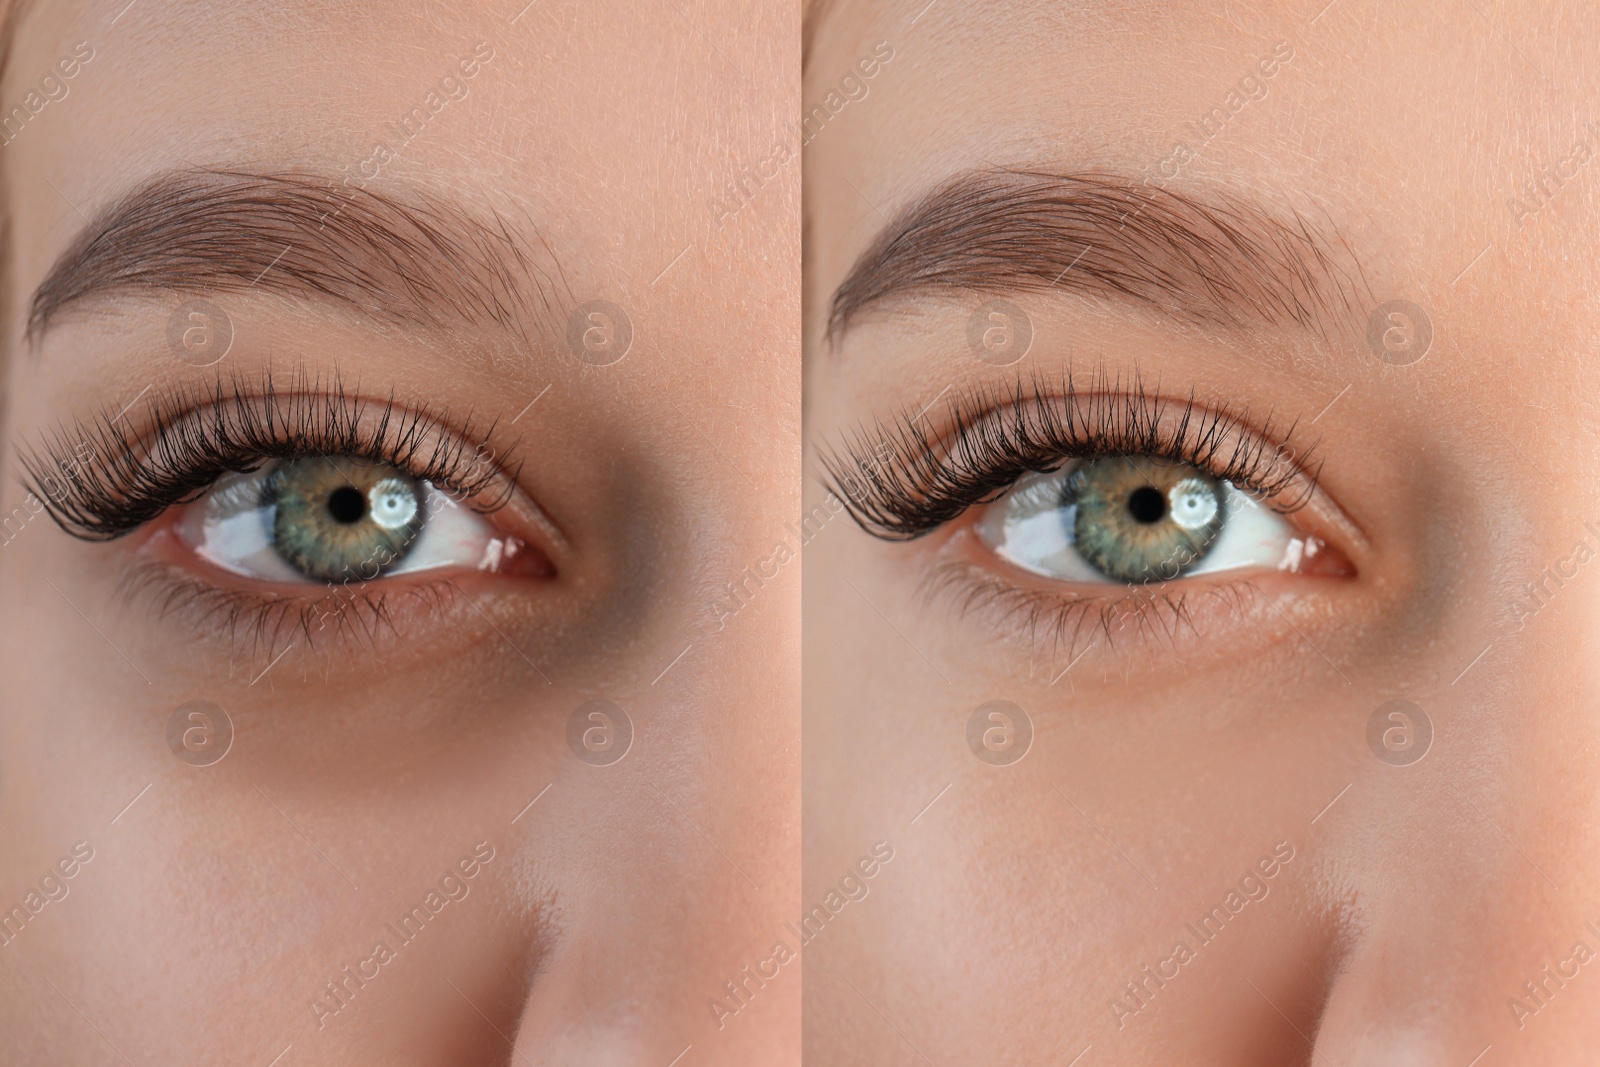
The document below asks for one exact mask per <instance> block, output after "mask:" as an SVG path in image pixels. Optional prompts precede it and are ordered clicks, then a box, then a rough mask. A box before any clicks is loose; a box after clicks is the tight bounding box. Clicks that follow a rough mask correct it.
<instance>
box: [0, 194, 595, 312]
mask: <svg viewBox="0 0 1600 1067" xmlns="http://www.w3.org/2000/svg"><path fill="white" fill-rule="evenodd" d="M251 289H260V290H264V291H268V292H275V293H279V294H283V295H286V296H292V297H301V298H312V299H317V300H321V301H324V302H331V303H335V304H342V305H344V306H346V307H348V308H351V309H354V310H355V311H357V312H358V313H359V314H361V315H364V316H371V317H373V318H377V319H380V320H382V321H385V322H389V323H394V324H397V325H411V326H422V327H428V328H442V327H445V326H448V325H451V324H464V325H470V326H479V327H484V326H488V327H495V328H499V329H502V330H505V331H507V332H509V333H512V334H514V335H516V336H519V337H524V338H526V337H527V336H528V335H529V333H530V332H531V331H532V330H534V329H536V328H538V329H543V330H546V331H547V330H549V329H551V328H553V326H554V324H555V323H557V322H559V321H560V320H559V317H558V308H559V307H560V306H561V304H562V302H563V298H564V297H565V298H566V300H565V302H566V303H570V291H569V290H568V289H567V286H566V282H565V279H564V278H563V276H562V274H561V271H560V266H559V264H558V263H557V262H556V260H555V257H554V255H553V254H552V253H551V251H550V249H549V247H548V246H547V245H546V244H545V243H544V242H543V240H542V239H539V238H537V237H535V238H534V239H533V240H532V241H529V240H526V239H524V238H522V237H520V236H518V234H517V232H516V231H514V230H513V229H512V227H511V226H510V225H508V224H507V222H506V220H505V219H504V218H502V217H501V216H500V215H498V214H494V215H492V216H490V217H487V218H480V217H478V216H477V215H475V214H473V213H471V212H469V211H467V210H466V209H465V208H463V207H462V206H461V205H459V204H456V203H454V202H452V201H450V200H447V199H445V198H443V197H439V196H435V195H429V194H423V193H411V192H408V193H407V194H406V195H405V196H404V197H402V196H398V195H396V196H391V195H388V194H380V193H376V192H372V191H370V190H366V189H361V188H357V187H353V185H352V183H341V182H338V181H335V180H332V179H330V178H326V177H322V176H320V175H316V174H310V173H298V172H287V173H252V172H246V171H237V170H182V171H171V172H167V173H164V174H162V175H159V176H157V177H156V178H154V179H152V180H151V181H149V182H147V183H145V184H143V185H141V186H139V187H138V188H137V189H135V190H133V191H132V192H130V193H128V194H127V195H126V196H124V197H122V198H121V199H120V200H118V201H117V202H115V203H113V204H112V205H111V206H109V207H108V208H106V209H105V210H104V211H103V212H101V213H100V215H99V216H98V217H97V218H96V219H94V220H93V221H92V222H91V223H89V225H87V226H86V227H85V228H84V229H83V231H82V232H80V233H79V234H78V236H77V237H76V238H75V239H74V241H73V242H72V244H71V245H70V246H69V247H68V248H67V249H66V251H65V252H63V253H62V254H61V256H60V257H59V258H58V259H57V261H56V263H55V265H54V266H53V267H52V268H51V270H50V273H49V274H48V275H47V276H46V277H45V279H44V281H43V282H42V283H41V284H40V285H39V288H38V289H37V290H36V291H35V292H34V295H33V301H32V305H31V308H30V311H29V315H28V329H27V337H28V339H29V340H33V339H36V338H37V337H38V336H40V335H41V334H42V333H43V332H44V331H45V330H46V329H48V327H49V326H50V324H51V322H52V321H53V320H54V319H55V318H56V317H57V316H58V315H59V314H61V313H62V312H63V311H65V310H66V309H68V308H70V307H72V306H74V305H78V304H81V303H83V302H85V301H89V300H91V299H97V298H104V297H110V296H118V295H130V294H132V295H146V296H148V295H150V294H151V293H153V292H176V293H218V292H244V291H247V290H251Z"/></svg>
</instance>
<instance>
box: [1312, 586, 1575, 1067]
mask: <svg viewBox="0 0 1600 1067" xmlns="http://www.w3.org/2000/svg"><path fill="white" fill-rule="evenodd" d="M1567 592H1568V594H1569V597H1570V599H1571V600H1572V608H1573V611H1572V613H1571V614H1570V615H1569V616H1568V617H1567V618H1565V619H1564V620H1562V623H1563V624H1562V625H1559V626H1557V625H1553V624H1552V625H1549V626H1547V627H1546V628H1545V629H1544V632H1543V633H1541V634H1539V635H1538V639H1537V640H1533V639H1529V638H1531V637H1532V635H1530V634H1529V633H1528V632H1527V631H1526V630H1524V631H1523V632H1522V634H1520V635H1517V634H1513V635H1509V636H1505V637H1502V638H1501V639H1500V641H1499V642H1498V643H1499V644H1500V648H1499V655H1498V656H1495V655H1494V646H1491V648H1490V650H1489V652H1488V653H1486V654H1485V655H1484V657H1483V659H1482V661H1481V662H1480V663H1478V664H1477V665H1476V669H1478V670H1479V675H1478V677H1477V678H1475V679H1472V681H1471V684H1467V679H1465V678H1464V679H1462V684H1461V686H1460V687H1459V688H1461V689H1462V690H1464V691H1463V692H1460V693H1453V692H1450V691H1449V689H1450V687H1448V686H1446V687H1444V689H1445V691H1444V692H1443V693H1442V694H1441V696H1440V697H1439V698H1438V700H1437V701H1436V702H1435V706H1436V708H1437V709H1438V710H1437V711H1436V712H1435V714H1434V716H1433V718H1434V724H1433V725H1434V730H1435V738H1434V751H1433V752H1431V753H1430V755H1429V758H1427V759H1425V760H1424V761H1422V762H1419V763H1417V764H1416V765H1414V766H1407V767H1394V766H1388V765H1381V766H1374V767H1370V768H1368V770H1367V772H1366V773H1365V779H1366V780H1365V783H1364V785H1365V786H1366V788H1365V789H1364V790H1363V793H1364V801H1363V804H1364V806H1360V807H1358V808H1357V810H1356V811H1353V812H1352V815H1355V816H1356V818H1354V819H1352V821H1351V822H1350V823H1349V824H1347V825H1345V826H1344V827H1343V830H1342V833H1343V836H1342V837H1341V838H1340V839H1338V840H1335V841H1330V843H1329V844H1330V847H1331V851H1332V852H1333V853H1334V854H1337V855H1338V856H1339V857H1340V858H1339V859H1338V860H1337V861H1335V862H1334V863H1333V864H1332V867H1334V868H1337V869H1340V870H1342V872H1343V873H1342V874H1341V875H1339V876H1336V878H1335V879H1333V882H1334V883H1335V884H1337V885H1338V887H1339V888H1338V890H1337V891H1336V892H1334V893H1333V894H1332V896H1333V897H1334V898H1335V899H1336V900H1337V901H1338V904H1337V906H1336V907H1335V908H1334V912H1335V914H1337V915H1338V916H1339V919H1338V921H1339V922H1340V923H1341V925H1342V927H1343V937H1342V938H1341V939H1340V940H1341V943H1342V944H1343V945H1344V946H1345V947H1344V949H1343V952H1342V955H1341V958H1340V959H1338V960H1337V961H1336V963H1335V970H1336V974H1335V977H1334V980H1333V982H1332V984H1331V989H1330V992H1329V996H1328V1000H1327V1004H1326V1006H1325V1009H1324V1011H1323V1013H1322V1018H1321V1020H1320V1024H1319V1029H1318V1034H1317V1038H1316V1050H1317V1058H1316V1061H1317V1062H1319V1063H1333V1064H1346V1063H1349V1064H1357V1063H1359V1064H1371V1065H1377V1067H1382V1065H1386V1064H1407V1065H1409V1064H1417V1065H1427V1067H1432V1065H1434V1064H1438V1065H1441V1067H1446V1065H1453V1067H1467V1065H1468V1064H1473V1065H1474V1067H1476V1065H1478V1064H1482V1067H1490V1065H1491V1064H1495V1065H1498V1064H1521V1063H1527V1064H1540V1065H1545V1067H1563V1065H1566V1064H1573V1065H1578V1064H1586V1065H1587V1064H1592V1063H1594V1062H1596V1060H1597V1059H1600V849H1597V848H1596V847H1595V846H1596V844H1600V842H1597V841H1596V840H1595V831H1594V818H1593V812H1594V811H1595V810H1596V805H1597V803H1600V775H1597V774H1596V755H1597V754H1600V666H1597V660H1596V658H1595V657H1594V655H1593V653H1594V651H1595V647H1596V639H1595V635H1593V634H1592V633H1590V632H1589V631H1590V629H1600V626H1596V627H1593V628H1591V627H1587V626H1580V625H1578V624H1577V622H1576V620H1577V619H1578V618H1579V617H1580V616H1579V613H1578V609H1579V608H1585V609H1586V608H1587V607H1588V606H1589V604H1588V603H1581V604H1580V598H1579V597H1578V596H1577V595H1576V592H1577V591H1576V590H1573V589H1570V588H1569V589H1568V590H1567ZM1585 592H1586V591H1585ZM1582 599H1583V600H1586V601H1590V602H1592V598H1591V597H1589V596H1587V595H1586V596H1585V597H1584V598H1582ZM1582 617H1583V618H1587V617H1588V616H1587V614H1584V615H1583V616H1582ZM1593 617H1594V618H1596V619H1600V615H1595V616H1593ZM1554 664H1561V665H1563V666H1561V667H1559V668H1556V667H1553V666H1552V665H1554ZM1468 677H1470V672H1469V675H1468ZM1375 830H1376V831H1378V832H1376V833H1375V832H1374V831H1375ZM1480 1057H1481V1059H1480Z"/></svg>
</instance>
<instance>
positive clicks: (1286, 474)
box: [825, 379, 1354, 633]
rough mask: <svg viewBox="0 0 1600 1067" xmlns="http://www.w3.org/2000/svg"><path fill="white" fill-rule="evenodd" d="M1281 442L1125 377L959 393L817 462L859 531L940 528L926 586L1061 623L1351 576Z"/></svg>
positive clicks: (1267, 427)
mask: <svg viewBox="0 0 1600 1067" xmlns="http://www.w3.org/2000/svg"><path fill="white" fill-rule="evenodd" d="M1292 437H1293V432H1292V427H1291V428H1290V429H1289V430H1288V431H1285V432H1281V433H1280V432H1279V425H1278V424H1277V423H1276V422H1275V420H1272V419H1267V420H1265V421H1264V422H1263V423H1262V424H1261V425H1260V427H1259V428H1256V429H1252V428H1251V425H1250V423H1249V421H1248V415H1247V413H1235V412H1232V411H1229V410H1228V409H1227V408H1226V406H1217V407H1207V406H1205V405H1203V404H1201V403H1199V402H1197V401H1196V400H1195V399H1194V398H1188V399H1168V398H1164V397H1162V396H1160V395H1159V394H1155V393H1152V392H1147V391H1146V390H1145V388H1144V387H1143V385H1142V384H1141V383H1139V382H1138V381H1134V382H1132V383H1122V382H1101V381H1097V382H1095V383H1094V384H1093V385H1092V386H1091V387H1090V388H1088V389H1085V390H1079V389H1078V388H1076V387H1075V386H1074V384H1073V383H1072V381H1071V380H1070V379H1068V380H1066V381H1065V382H1063V383H1058V384H1053V385H1049V384H1045V383H1042V382H1038V381H1035V382H1032V383H1026V384H1019V385H1017V386H1016V387H1014V388H1011V389H1007V390H1001V391H995V390H992V389H991V390H978V391H972V392H966V393H961V394H958V395H957V396H956V397H955V398H953V399H952V400H951V401H950V402H949V404H948V406H947V408H946V410H945V412H944V415H943V416H942V417H929V416H922V417H919V418H917V419H915V420H903V421H900V422H897V423H894V424H891V425H889V426H883V425H879V426H877V427H875V428H874V429H872V430H870V431H866V432H864V433H862V434H860V435H858V436H857V437H856V438H855V439H853V440H852V441H851V442H850V443H849V444H848V445H847V446H846V447H845V448H844V449H843V450H841V451H838V452H835V453H833V454H832V455H831V456H830V457H829V458H828V459H827V460H826V461H825V464H826V466H827V469H828V472H829V475H830V482H831V486H832V488H833V491H834V492H835V493H836V494H837V495H838V497H839V498H840V500H841V501H842V502H843V504H844V506H845V507H846V509H847V510H849V512H850V513H851V514H852V516H853V517H854V518H855V519H856V521H857V523H858V524H859V525H861V527H862V528H863V529H865V530H866V531H867V532H869V533H871V534H873V535H874V536H876V537H878V538H880V539H883V540H888V541H911V540H918V539H922V538H933V539H936V538H934V535H937V534H940V533H943V532H948V533H949V535H950V536H949V538H948V539H947V540H948V541H950V542H951V543H952V545H953V546H954V547H952V548H951V549H950V550H949V552H948V554H947V555H948V557H949V558H946V559H945V560H944V564H945V565H944V566H943V567H941V568H940V569H939V572H938V580H939V582H940V583H942V584H943V585H946V586H948V585H949V584H951V583H957V584H960V585H962V589H963V592H964V594H965V595H964V596H963V602H964V603H969V604H970V603H973V602H978V601H984V602H999V603H1001V604H1003V605H1005V606H1009V607H1010V608H1013V609H1016V611H1017V612H1021V613H1022V614H1024V615H1026V616H1027V618H1028V620H1029V622H1030V629H1035V630H1036V629H1037V628H1038V625H1039V624H1040V623H1041V622H1050V623H1052V624H1053V625H1054V628H1055V629H1056V632H1057V633H1059V632H1061V630H1062V629H1063V628H1065V627H1066V625H1067V623H1068V622H1069V621H1070V620H1076V619H1081V618H1082V617H1083V614H1084V612H1086V611H1088V610H1090V609H1099V610H1100V611H1101V612H1102V621H1103V622H1107V621H1108V620H1113V619H1114V620H1116V622H1117V624H1118V625H1126V623H1127V622H1128V620H1129V618H1130V617H1131V616H1133V615H1135V614H1138V613H1145V614H1148V613H1149V612H1151V611H1159V610H1161V608H1162V607H1166V608H1168V609H1173V608H1174V606H1175V605H1177V604H1179V603H1180V602H1181V600H1182V599H1183V598H1184V597H1186V596H1187V595H1188V594H1189V593H1191V592H1212V593H1217V592H1223V591H1227V590H1230V589H1233V586H1232V585H1230V584H1229V583H1236V582H1251V581H1255V580H1259V579H1260V578H1262V577H1263V576H1265V575H1293V576H1303V577H1305V578H1332V577H1349V576H1352V575H1353V574H1354V568H1353V566H1352V565H1351V563H1350V561H1349V558H1348V557H1347V556H1346V554H1345V553H1344V552H1342V551H1341V549H1340V548H1339V546H1338V544H1337V543H1336V542H1337V533H1338V530H1339V527H1340V524H1339V523H1338V522H1337V521H1334V520H1332V519H1330V518H1329V516H1328V512H1329V511H1330V508H1329V506H1328V505H1327V502H1326V501H1323V500H1320V499H1319V492H1318V489H1317V468H1316V466H1315V464H1314V461H1313V460H1312V458H1311V456H1310V453H1309V451H1305V452H1303V451H1301V450H1300V449H1298V448H1297V447H1296V446H1295V445H1294V444H1292V443H1291V439H1292Z"/></svg>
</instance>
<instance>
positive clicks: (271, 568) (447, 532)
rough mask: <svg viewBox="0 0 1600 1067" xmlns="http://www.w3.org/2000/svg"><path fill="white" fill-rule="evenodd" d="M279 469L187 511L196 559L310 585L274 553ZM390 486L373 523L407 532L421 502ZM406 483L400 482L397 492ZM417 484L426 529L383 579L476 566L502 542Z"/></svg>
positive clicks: (253, 474) (235, 481) (182, 533)
mask: <svg viewBox="0 0 1600 1067" xmlns="http://www.w3.org/2000/svg"><path fill="white" fill-rule="evenodd" d="M275 466H276V464H272V463H269V464H267V465H266V466H263V467H261V468H260V469H259V470H254V471H250V472H248V473H245V474H229V475H225V476H224V477H223V478H221V479H219V480H218V482H217V484H216V485H214V486H213V487H212V488H211V489H210V490H208V491H207V492H206V494H205V495H204V496H203V497H201V498H200V499H199V500H196V501H195V502H194V503H192V504H187V505H185V509H184V513H183V515H181V516H180V517H179V519H178V522H177V524H176V526H177V531H178V537H179V538H180V539H181V540H182V541H183V542H184V544H186V545H188V546H189V547H190V548H191V549H192V550H193V551H194V553H195V554H196V555H198V556H199V557H201V558H202V559H204V560H206V561H207V562H208V563H210V564H212V565H213V566H216V567H220V568H222V569H223V570H225V571H228V572H230V573H232V574H238V575H242V576H244V577H247V578H254V579H256V580H257V581H266V582H302V583H304V582H312V581H313V579H310V578H307V577H306V576H305V575H304V574H301V573H300V572H299V571H297V570H295V569H294V567H292V566H290V565H289V563H288V562H287V561H286V560H284V559H283V557H282V556H280V555H278V553H277V551H276V550H275V549H274V548H273V547H272V524H273V520H274V517H275V513H276V510H277V509H276V508H275V507H273V506H272V505H270V504H263V503H262V502H261V500H262V495H263V493H262V491H263V489H264V488H265V486H266V482H267V479H268V478H269V477H270V476H271V474H272V471H273V468H274V467H275ZM387 484H388V483H387V482H386V481H385V482H379V483H378V484H377V485H375V486H373V488H372V489H371V490H370V491H369V494H368V501H369V506H370V507H371V508H372V515H373V519H374V521H375V522H377V523H378V524H379V525H380V526H386V527H387V528H393V527H394V526H403V525H405V523H407V522H409V521H411V519H412V518H413V517H414V516H415V514H416V511H417V503H416V500H415V498H414V497H413V496H412V494H411V493H410V492H409V491H408V492H404V493H397V492H392V491H389V492H386V491H385V486H386V485H387ZM401 484H402V483H399V482H396V483H395V486H394V487H392V488H398V487H399V486H400V485H401ZM420 484H421V486H422V488H423V500H422V509H423V512H424V514H425V516H426V518H425V519H424V521H423V525H422V531H421V533H419V534H418V535H417V539H416V540H415V541H414V542H412V544H411V550H410V551H409V552H407V553H406V554H405V556H404V557H403V558H402V559H400V560H399V561H398V562H397V563H394V564H393V565H391V566H390V567H388V568H386V569H385V570H384V571H383V572H382V575H381V576H382V577H389V576H390V575H396V574H411V573H414V572H416V571H422V570H432V569H433V568H435V567H463V568H468V569H471V568H474V567H478V566H479V565H480V564H481V563H482V562H483V561H484V560H485V559H486V558H488V556H489V554H490V552H491V546H492V545H493V544H494V543H495V542H497V541H498V540H499V539H498V538H497V537H496V531H495V529H494V527H493V526H491V525H490V524H489V522H488V521H487V520H486V519H484V517H483V516H481V515H479V514H477V513H476V512H474V511H472V510H471V509H470V508H465V507H462V506H461V505H460V504H457V503H456V502H455V501H454V500H452V499H451V498H450V497H449V496H448V495H447V494H445V493H444V492H442V491H440V490H439V489H437V488H436V487H434V486H433V485H431V484H429V483H428V482H422V483H420ZM408 509H409V510H408ZM391 524H392V525H391Z"/></svg>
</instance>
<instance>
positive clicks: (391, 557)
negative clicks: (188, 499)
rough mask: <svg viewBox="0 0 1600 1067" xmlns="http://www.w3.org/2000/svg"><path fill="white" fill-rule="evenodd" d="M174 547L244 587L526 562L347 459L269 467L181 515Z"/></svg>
mask: <svg viewBox="0 0 1600 1067" xmlns="http://www.w3.org/2000/svg"><path fill="white" fill-rule="evenodd" d="M173 529H174V531H175V532H176V534H177V538H178V540H179V541H180V542H181V543H182V544H183V545H185V546H186V547H187V548H189V549H190V550H191V551H193V552H194V554H195V555H196V556H197V557H199V558H200V559H203V560H205V561H206V562H207V563H210V564H212V565H213V566H216V567H218V568H220V569H222V570H225V571H228V572H230V573H232V574H236V575H239V576H242V577H246V578H254V579H259V580H262V581H276V582H285V583H297V582H318V583H326V582H333V583H348V582H351V581H360V582H370V581H374V580H376V579H378V578H379V577H380V576H382V577H398V576H400V575H404V574H414V573H417V572H420V571H425V570H432V569H436V568H441V567H463V568H468V569H473V570H496V571H498V570H500V569H501V568H502V567H504V566H509V565H511V564H512V563H513V562H520V561H525V560H530V559H532V557H531V556H530V555H529V554H528V552H527V546H526V545H525V544H524V543H523V542H521V541H520V540H519V539H518V538H516V537H513V536H510V535H502V534H500V533H499V532H498V531H497V530H496V528H495V526H494V524H493V523H492V522H490V521H489V520H488V518H486V517H485V516H483V515H480V514H478V513H476V512H474V511H472V510H471V509H470V508H469V507H464V506H463V505H461V504H460V503H458V501H457V500H456V498H455V496H454V495H453V494H452V492H451V491H450V490H449V489H447V488H441V487H440V486H439V485H436V484H435V483H434V482H432V481H429V480H427V479H424V478H418V477H415V476H413V475H411V474H410V473H409V472H407V471H406V470H405V469H403V468H401V467H398V466H395V465H394V464H391V463H382V462H374V461H372V460H368V459H363V458H360V457H359V456H353V455H339V456H322V455H316V456H301V457H298V458H292V459H276V460H269V461H268V462H267V463H265V464H264V465H263V466H261V467H260V468H258V469H256V470H253V471H246V472H244V473H237V474H234V473H230V474H228V475H225V476H224V477H223V478H222V479H220V480H219V481H218V482H217V484H216V485H215V486H213V487H212V488H211V489H209V490H207V491H206V493H205V494H204V495H203V496H202V497H201V498H200V499H198V500H196V501H194V502H193V503H190V504H185V505H181V506H180V507H179V509H178V514H177V516H176V517H175V521H174V523H173Z"/></svg>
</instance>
